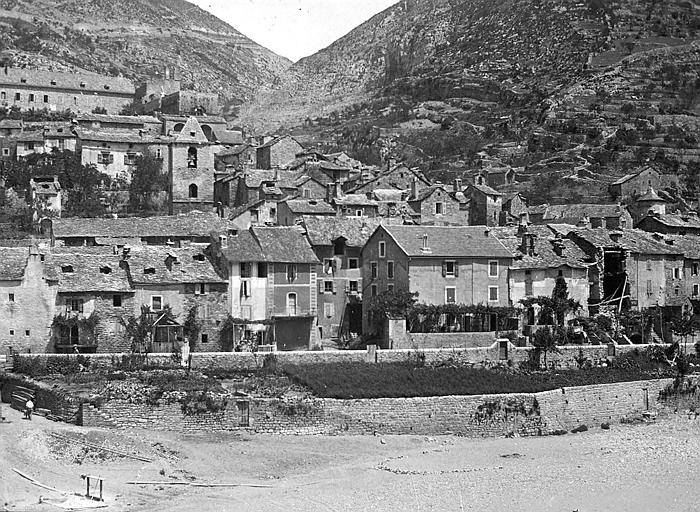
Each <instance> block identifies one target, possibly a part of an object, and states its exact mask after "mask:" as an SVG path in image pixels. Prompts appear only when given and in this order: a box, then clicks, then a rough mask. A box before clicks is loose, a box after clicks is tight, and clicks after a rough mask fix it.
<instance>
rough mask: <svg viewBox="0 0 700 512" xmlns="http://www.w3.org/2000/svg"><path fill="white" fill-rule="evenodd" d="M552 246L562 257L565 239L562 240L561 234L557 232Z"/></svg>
mask: <svg viewBox="0 0 700 512" xmlns="http://www.w3.org/2000/svg"><path fill="white" fill-rule="evenodd" d="M552 246H553V248H554V252H555V253H556V255H557V256H559V257H561V256H563V254H564V240H562V237H561V234H557V236H556V238H555V239H554V240H552Z"/></svg>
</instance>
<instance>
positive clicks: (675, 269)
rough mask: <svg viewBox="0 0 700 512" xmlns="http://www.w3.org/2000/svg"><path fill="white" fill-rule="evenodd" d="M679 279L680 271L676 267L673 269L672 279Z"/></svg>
mask: <svg viewBox="0 0 700 512" xmlns="http://www.w3.org/2000/svg"><path fill="white" fill-rule="evenodd" d="M680 278H681V269H680V268H678V267H676V268H674V269H673V279H680Z"/></svg>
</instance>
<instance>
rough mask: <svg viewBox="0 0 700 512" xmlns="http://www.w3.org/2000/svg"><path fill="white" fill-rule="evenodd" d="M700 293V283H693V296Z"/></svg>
mask: <svg viewBox="0 0 700 512" xmlns="http://www.w3.org/2000/svg"><path fill="white" fill-rule="evenodd" d="M698 295H700V284H694V285H693V297H697V296H698Z"/></svg>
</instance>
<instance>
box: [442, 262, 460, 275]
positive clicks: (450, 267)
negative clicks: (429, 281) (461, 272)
mask: <svg viewBox="0 0 700 512" xmlns="http://www.w3.org/2000/svg"><path fill="white" fill-rule="evenodd" d="M457 275H458V273H457V262H456V261H450V260H448V261H443V262H442V277H457Z"/></svg>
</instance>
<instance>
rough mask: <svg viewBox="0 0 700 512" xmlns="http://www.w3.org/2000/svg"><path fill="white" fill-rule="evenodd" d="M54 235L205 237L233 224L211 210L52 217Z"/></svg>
mask: <svg viewBox="0 0 700 512" xmlns="http://www.w3.org/2000/svg"><path fill="white" fill-rule="evenodd" d="M52 222H53V233H54V236H55V237H56V238H71V237H102V238H139V239H140V238H142V237H193V236H209V233H210V232H211V231H215V230H226V229H227V228H228V227H233V226H232V224H231V223H230V222H228V221H227V220H226V219H222V218H220V217H218V216H217V215H215V214H213V213H208V212H207V213H205V212H199V211H193V212H190V213H188V214H181V215H164V216H158V217H120V218H117V219H86V218H77V217H73V218H62V219H53V221H52Z"/></svg>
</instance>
